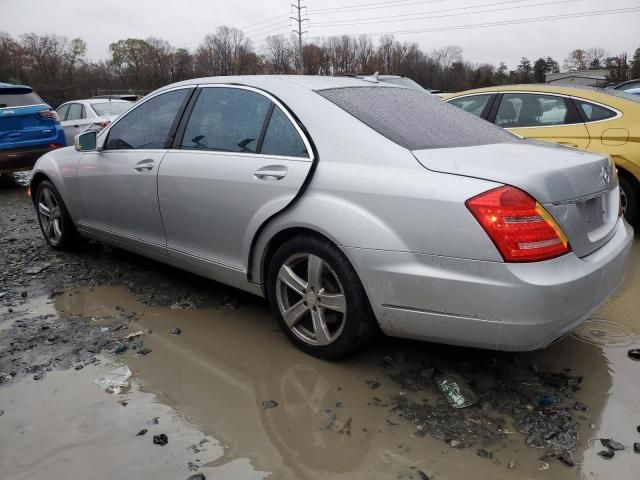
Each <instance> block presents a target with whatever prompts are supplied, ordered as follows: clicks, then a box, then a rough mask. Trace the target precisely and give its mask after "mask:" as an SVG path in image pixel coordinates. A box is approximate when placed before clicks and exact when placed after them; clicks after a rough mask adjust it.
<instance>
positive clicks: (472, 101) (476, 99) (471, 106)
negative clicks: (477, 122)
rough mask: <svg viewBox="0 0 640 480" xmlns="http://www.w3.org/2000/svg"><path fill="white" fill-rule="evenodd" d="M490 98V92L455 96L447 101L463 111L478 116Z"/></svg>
mask: <svg viewBox="0 0 640 480" xmlns="http://www.w3.org/2000/svg"><path fill="white" fill-rule="evenodd" d="M490 98H491V94H485V95H470V96H468V97H462V98H455V99H453V100H451V101H450V102H449V103H450V104H451V105H455V106H456V107H460V108H461V109H463V110H464V111H465V112H469V113H473V114H474V115H475V116H477V117H479V116H481V115H482V112H483V111H484V109H485V108H486V107H487V103H489V99H490Z"/></svg>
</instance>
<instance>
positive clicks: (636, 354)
mask: <svg viewBox="0 0 640 480" xmlns="http://www.w3.org/2000/svg"><path fill="white" fill-rule="evenodd" d="M627 354H628V355H629V358H631V359H633V360H640V348H632V349H631V350H629V351H628V352H627Z"/></svg>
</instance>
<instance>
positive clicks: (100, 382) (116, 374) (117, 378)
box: [93, 365, 132, 393]
mask: <svg viewBox="0 0 640 480" xmlns="http://www.w3.org/2000/svg"><path fill="white" fill-rule="evenodd" d="M131 375H132V374H131V370H129V367H127V366H126V365H124V366H122V367H118V368H114V369H113V370H111V371H109V372H107V373H106V374H105V375H104V376H102V377H100V378H96V379H95V380H94V381H93V383H95V384H96V385H97V386H98V387H100V388H102V389H103V390H106V391H107V392H109V393H121V392H122V391H123V390H124V389H126V388H128V386H129V379H130V378H131Z"/></svg>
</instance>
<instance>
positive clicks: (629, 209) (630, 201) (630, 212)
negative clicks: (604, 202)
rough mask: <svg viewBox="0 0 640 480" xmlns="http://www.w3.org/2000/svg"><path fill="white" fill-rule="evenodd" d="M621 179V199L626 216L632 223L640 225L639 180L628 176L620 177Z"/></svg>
mask: <svg viewBox="0 0 640 480" xmlns="http://www.w3.org/2000/svg"><path fill="white" fill-rule="evenodd" d="M619 181H620V197H621V198H620V201H621V202H622V207H623V208H624V218H625V219H626V220H627V222H629V223H630V224H631V225H633V226H634V227H635V226H638V220H639V218H638V216H639V215H640V211H639V210H640V205H638V203H639V202H640V192H638V189H637V188H636V184H637V182H633V181H631V180H629V179H628V178H627V177H622V176H621V177H619Z"/></svg>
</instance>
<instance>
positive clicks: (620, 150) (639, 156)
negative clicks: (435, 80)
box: [446, 85, 640, 226]
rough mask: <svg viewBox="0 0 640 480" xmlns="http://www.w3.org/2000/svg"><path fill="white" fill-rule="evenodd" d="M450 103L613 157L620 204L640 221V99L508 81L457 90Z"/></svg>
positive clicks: (517, 129) (528, 133) (530, 134)
mask: <svg viewBox="0 0 640 480" xmlns="http://www.w3.org/2000/svg"><path fill="white" fill-rule="evenodd" d="M446 101H447V102H449V103H451V104H452V105H455V106H457V107H460V108H462V109H464V110H466V111H467V112H469V113H473V114H474V115H477V116H479V117H482V118H484V119H486V120H489V121H490V122H493V123H495V124H496V125H499V126H501V127H503V128H506V129H507V130H509V131H511V132H514V133H516V134H518V135H521V136H523V137H526V138H535V139H538V140H544V141H548V142H554V143H558V144H561V145H567V146H570V147H576V148H580V149H584V150H589V151H593V152H598V153H604V154H608V155H611V157H612V158H613V161H614V162H615V164H616V167H617V168H618V173H619V176H620V189H621V193H622V208H623V210H624V212H625V217H626V218H627V220H628V221H629V223H631V224H634V225H636V226H637V225H639V224H640V223H639V222H640V97H638V96H636V95H631V94H630V93H628V92H621V91H617V90H604V89H598V88H588V87H562V86H555V85H507V86H502V87H489V88H481V89H477V90H469V91H466V92H460V93H456V94H454V95H451V96H449V97H448V98H447V99H446Z"/></svg>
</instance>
